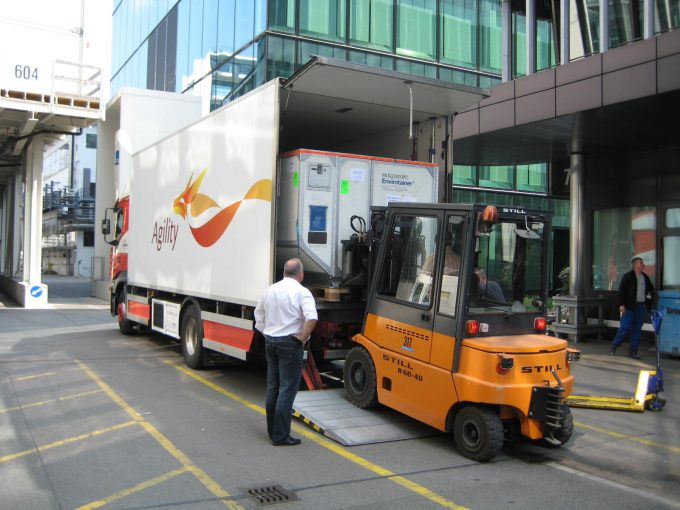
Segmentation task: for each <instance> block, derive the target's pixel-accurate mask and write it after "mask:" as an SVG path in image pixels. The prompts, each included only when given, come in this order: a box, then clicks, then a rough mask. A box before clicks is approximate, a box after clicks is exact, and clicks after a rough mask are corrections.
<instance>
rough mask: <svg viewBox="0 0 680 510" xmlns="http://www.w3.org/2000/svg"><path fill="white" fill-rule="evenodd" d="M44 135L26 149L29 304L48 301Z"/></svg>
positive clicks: (26, 297) (26, 301)
mask: <svg viewBox="0 0 680 510" xmlns="http://www.w3.org/2000/svg"><path fill="white" fill-rule="evenodd" d="M43 147H44V142H43V137H42V135H40V136H36V137H34V138H33V139H32V140H31V142H30V146H29V148H28V151H27V153H26V196H25V200H24V271H23V279H22V284H23V285H24V287H25V292H24V302H23V303H22V304H23V305H24V307H25V308H36V307H40V306H44V305H46V304H47V286H46V285H43V284H42V283H41V272H40V269H41V265H42V185H43V176H42V173H43Z"/></svg>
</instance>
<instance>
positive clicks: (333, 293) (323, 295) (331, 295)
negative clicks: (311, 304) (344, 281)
mask: <svg viewBox="0 0 680 510" xmlns="http://www.w3.org/2000/svg"><path fill="white" fill-rule="evenodd" d="M309 290H310V291H311V292H312V294H313V295H314V297H316V298H318V299H320V300H322V301H334V302H339V301H340V300H341V299H342V296H348V295H349V289H339V288H336V287H310V288H309Z"/></svg>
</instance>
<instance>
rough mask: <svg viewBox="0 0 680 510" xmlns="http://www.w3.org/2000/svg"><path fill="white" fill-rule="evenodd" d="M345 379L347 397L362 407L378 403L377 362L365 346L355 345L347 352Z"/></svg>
mask: <svg viewBox="0 0 680 510" xmlns="http://www.w3.org/2000/svg"><path fill="white" fill-rule="evenodd" d="M343 379H344V383H345V390H346V391H347V398H348V399H349V401H350V402H351V403H352V404H354V405H355V406H357V407H359V408H361V409H369V408H371V407H375V406H377V405H378V388H377V386H376V377H375V364H374V363H373V360H372V359H371V355H370V354H369V353H368V351H366V349H364V348H363V347H354V348H353V349H352V350H350V351H349V354H347V358H346V359H345V367H344V369H343Z"/></svg>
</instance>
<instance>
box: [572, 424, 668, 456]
mask: <svg viewBox="0 0 680 510" xmlns="http://www.w3.org/2000/svg"><path fill="white" fill-rule="evenodd" d="M574 425H576V426H577V427H579V428H582V429H586V430H592V431H593V432H601V433H602V434H607V435H609V436H613V437H618V438H619V439H627V440H629V441H635V442H636V443H640V444H644V445H647V446H655V447H657V448H663V449H664V450H670V451H672V452H674V453H680V447H678V446H671V445H667V444H663V443H657V442H656V441H650V440H649V439H644V438H642V437H636V436H631V435H628V434H622V433H621V432H614V431H613V430H607V429H603V428H600V427H595V426H593V425H586V424H585V423H580V422H574Z"/></svg>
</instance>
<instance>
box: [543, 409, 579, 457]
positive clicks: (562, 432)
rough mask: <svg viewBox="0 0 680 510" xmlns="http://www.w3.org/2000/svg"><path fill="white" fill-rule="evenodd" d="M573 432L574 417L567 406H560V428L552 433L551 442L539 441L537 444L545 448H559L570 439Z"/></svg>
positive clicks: (546, 440)
mask: <svg viewBox="0 0 680 510" xmlns="http://www.w3.org/2000/svg"><path fill="white" fill-rule="evenodd" d="M572 432H574V417H573V416H572V414H571V409H570V408H569V406H568V405H567V404H563V405H562V426H561V427H560V428H559V429H557V430H555V431H554V432H553V433H552V440H550V439H541V440H539V444H540V445H541V446H543V447H545V448H559V447H560V446H562V445H563V444H565V443H566V442H567V441H569V438H571V434H572Z"/></svg>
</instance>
